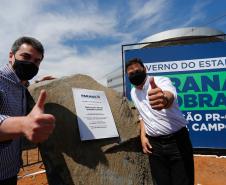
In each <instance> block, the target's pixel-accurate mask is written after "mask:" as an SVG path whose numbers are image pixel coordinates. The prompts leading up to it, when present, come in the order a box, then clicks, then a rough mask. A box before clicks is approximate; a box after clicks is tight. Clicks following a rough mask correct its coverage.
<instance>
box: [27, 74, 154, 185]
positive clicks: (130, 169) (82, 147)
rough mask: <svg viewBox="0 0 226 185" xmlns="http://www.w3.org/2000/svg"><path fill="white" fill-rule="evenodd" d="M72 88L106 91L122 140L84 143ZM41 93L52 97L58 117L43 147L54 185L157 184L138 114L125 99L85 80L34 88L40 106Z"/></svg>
mask: <svg viewBox="0 0 226 185" xmlns="http://www.w3.org/2000/svg"><path fill="white" fill-rule="evenodd" d="M73 87H75V88H84V89H91V90H99V91H105V94H106V96H107V99H108V101H109V105H110V108H111V111H112V114H113V117H114V120H115V123H116V126H117V129H118V132H119V134H120V138H110V139H100V140H91V141H83V142H82V141H81V140H80V136H79V130H78V122H77V116H76V110H75V105H74V99H73V94H72V88H73ZM41 89H45V90H46V91H47V94H48V98H47V101H46V106H45V111H46V112H47V113H51V114H53V115H54V116H55V117H56V128H55V130H54V132H53V134H52V135H51V136H50V138H49V139H48V140H47V141H46V142H44V143H42V144H41V145H40V149H41V155H42V159H43V162H44V164H45V166H46V170H47V177H48V181H49V184H50V185H151V184H152V179H151V175H150V170H149V163H148V158H147V156H146V155H144V154H142V152H141V146H140V140H139V136H138V135H139V133H138V128H137V127H138V123H137V115H136V114H137V113H136V111H135V110H134V109H131V108H130V107H129V104H128V102H127V100H126V99H124V98H122V96H121V95H119V94H118V93H116V92H115V91H113V90H112V89H108V88H106V87H104V86H102V85H100V84H99V83H97V82H96V81H95V80H93V79H92V78H90V77H88V76H84V75H75V76H72V77H67V78H62V79H57V80H53V81H50V82H49V81H45V82H41V83H38V84H34V85H32V86H31V87H30V89H29V90H30V92H31V94H32V96H33V97H34V98H35V100H37V97H38V95H39V92H40V90H41ZM76 109H79V107H76Z"/></svg>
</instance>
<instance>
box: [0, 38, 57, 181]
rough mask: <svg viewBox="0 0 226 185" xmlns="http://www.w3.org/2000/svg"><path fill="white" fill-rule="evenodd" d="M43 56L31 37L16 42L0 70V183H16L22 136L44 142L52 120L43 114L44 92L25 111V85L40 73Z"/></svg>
mask: <svg viewBox="0 0 226 185" xmlns="http://www.w3.org/2000/svg"><path fill="white" fill-rule="evenodd" d="M43 57H44V48H43V46H42V44H41V43H40V42H39V41H38V40H36V39H35V38H31V37H21V38H19V39H17V40H16V41H15V42H14V44H13V46H12V48H11V51H10V53H9V64H7V65H5V66H4V67H2V68H1V69H0V184H1V185H5V184H10V185H14V184H17V173H18V172H19V168H20V160H21V148H20V146H21V144H20V142H21V140H20V137H21V136H25V137H26V138H27V139H28V140H30V141H32V142H34V143H40V142H42V141H45V140H46V139H47V138H48V136H49V135H50V134H51V133H52V131H53V129H54V122H55V118H54V116H53V115H51V114H45V113H44V104H45V99H46V92H45V91H44V90H42V91H41V92H40V96H39V98H38V101H37V103H36V104H35V106H34V107H33V109H32V110H31V111H30V112H27V98H26V97H27V96H26V94H27V93H28V91H27V89H26V84H27V82H28V80H30V79H32V78H33V77H34V76H35V75H36V74H37V73H38V70H39V66H40V63H41V61H42V60H43Z"/></svg>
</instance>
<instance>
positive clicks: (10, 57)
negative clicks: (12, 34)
mask: <svg viewBox="0 0 226 185" xmlns="http://www.w3.org/2000/svg"><path fill="white" fill-rule="evenodd" d="M13 56H14V54H13V52H12V51H10V52H9V63H10V64H12V63H13Z"/></svg>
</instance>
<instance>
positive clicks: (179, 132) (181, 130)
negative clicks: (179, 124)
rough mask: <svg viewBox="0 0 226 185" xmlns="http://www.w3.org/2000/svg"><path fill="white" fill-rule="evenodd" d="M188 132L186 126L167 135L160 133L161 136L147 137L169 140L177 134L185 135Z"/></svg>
mask: <svg viewBox="0 0 226 185" xmlns="http://www.w3.org/2000/svg"><path fill="white" fill-rule="evenodd" d="M187 133H188V130H187V128H186V127H183V128H181V129H180V130H178V131H176V132H174V133H172V134H167V135H161V136H156V137H153V136H149V135H148V138H150V139H152V140H169V139H175V138H177V137H178V136H182V135H186V134H187Z"/></svg>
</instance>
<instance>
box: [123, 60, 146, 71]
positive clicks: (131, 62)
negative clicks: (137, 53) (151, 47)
mask: <svg viewBox="0 0 226 185" xmlns="http://www.w3.org/2000/svg"><path fill="white" fill-rule="evenodd" d="M133 64H140V65H141V66H142V67H143V68H145V67H144V64H143V62H142V61H141V59H140V58H133V59H130V60H128V61H127V62H126V72H127V69H128V67H129V66H131V65H133Z"/></svg>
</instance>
